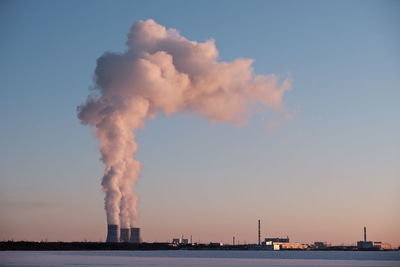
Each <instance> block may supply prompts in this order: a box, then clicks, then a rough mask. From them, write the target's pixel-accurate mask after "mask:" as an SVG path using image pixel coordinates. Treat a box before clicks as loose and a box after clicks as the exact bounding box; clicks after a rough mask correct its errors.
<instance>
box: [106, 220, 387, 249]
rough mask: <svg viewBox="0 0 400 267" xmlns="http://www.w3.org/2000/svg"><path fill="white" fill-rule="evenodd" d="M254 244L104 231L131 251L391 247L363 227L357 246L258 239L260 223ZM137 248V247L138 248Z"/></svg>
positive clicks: (115, 229)
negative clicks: (145, 238)
mask: <svg viewBox="0 0 400 267" xmlns="http://www.w3.org/2000/svg"><path fill="white" fill-rule="evenodd" d="M257 226H258V228H257V230H258V234H257V239H258V242H257V243H256V244H235V237H234V236H233V238H232V244H224V243H222V242H211V243H209V244H199V243H195V242H193V241H192V236H190V240H189V239H187V238H184V236H183V235H182V237H181V238H173V239H172V240H171V242H169V243H141V239H140V228H122V229H120V228H119V226H118V225H116V224H109V225H108V228H107V238H106V243H107V244H117V243H119V244H135V245H136V246H135V248H140V245H141V244H142V245H144V244H146V245H145V247H146V248H148V247H149V246H150V247H151V244H154V245H157V247H160V246H161V247H163V248H164V249H180V248H184V249H246V250H392V246H391V245H390V244H388V243H383V242H380V241H368V240H367V228H366V227H364V240H363V241H358V242H357V246H354V245H351V246H344V245H341V246H332V245H331V244H328V243H326V242H321V241H316V242H314V243H313V244H302V243H299V242H293V241H290V239H289V237H288V236H286V237H265V238H264V239H263V240H261V221H260V220H258V224H257ZM138 245H139V246H138Z"/></svg>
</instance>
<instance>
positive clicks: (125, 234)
mask: <svg viewBox="0 0 400 267" xmlns="http://www.w3.org/2000/svg"><path fill="white" fill-rule="evenodd" d="M130 238H131V229H129V228H121V237H120V239H119V241H120V242H129V240H130Z"/></svg>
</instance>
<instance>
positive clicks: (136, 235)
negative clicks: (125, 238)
mask: <svg viewBox="0 0 400 267" xmlns="http://www.w3.org/2000/svg"><path fill="white" fill-rule="evenodd" d="M129 242H130V243H135V244H139V243H140V228H135V227H134V228H131V238H130V239H129Z"/></svg>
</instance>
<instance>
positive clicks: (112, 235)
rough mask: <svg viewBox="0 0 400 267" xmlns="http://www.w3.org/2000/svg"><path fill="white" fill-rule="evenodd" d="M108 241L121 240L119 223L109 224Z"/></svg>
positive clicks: (116, 241)
mask: <svg viewBox="0 0 400 267" xmlns="http://www.w3.org/2000/svg"><path fill="white" fill-rule="evenodd" d="M106 242H107V243H118V242H119V226H118V225H117V224H109V225H107V239H106Z"/></svg>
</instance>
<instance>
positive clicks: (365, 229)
mask: <svg viewBox="0 0 400 267" xmlns="http://www.w3.org/2000/svg"><path fill="white" fill-rule="evenodd" d="M364 242H367V227H365V226H364Z"/></svg>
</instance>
